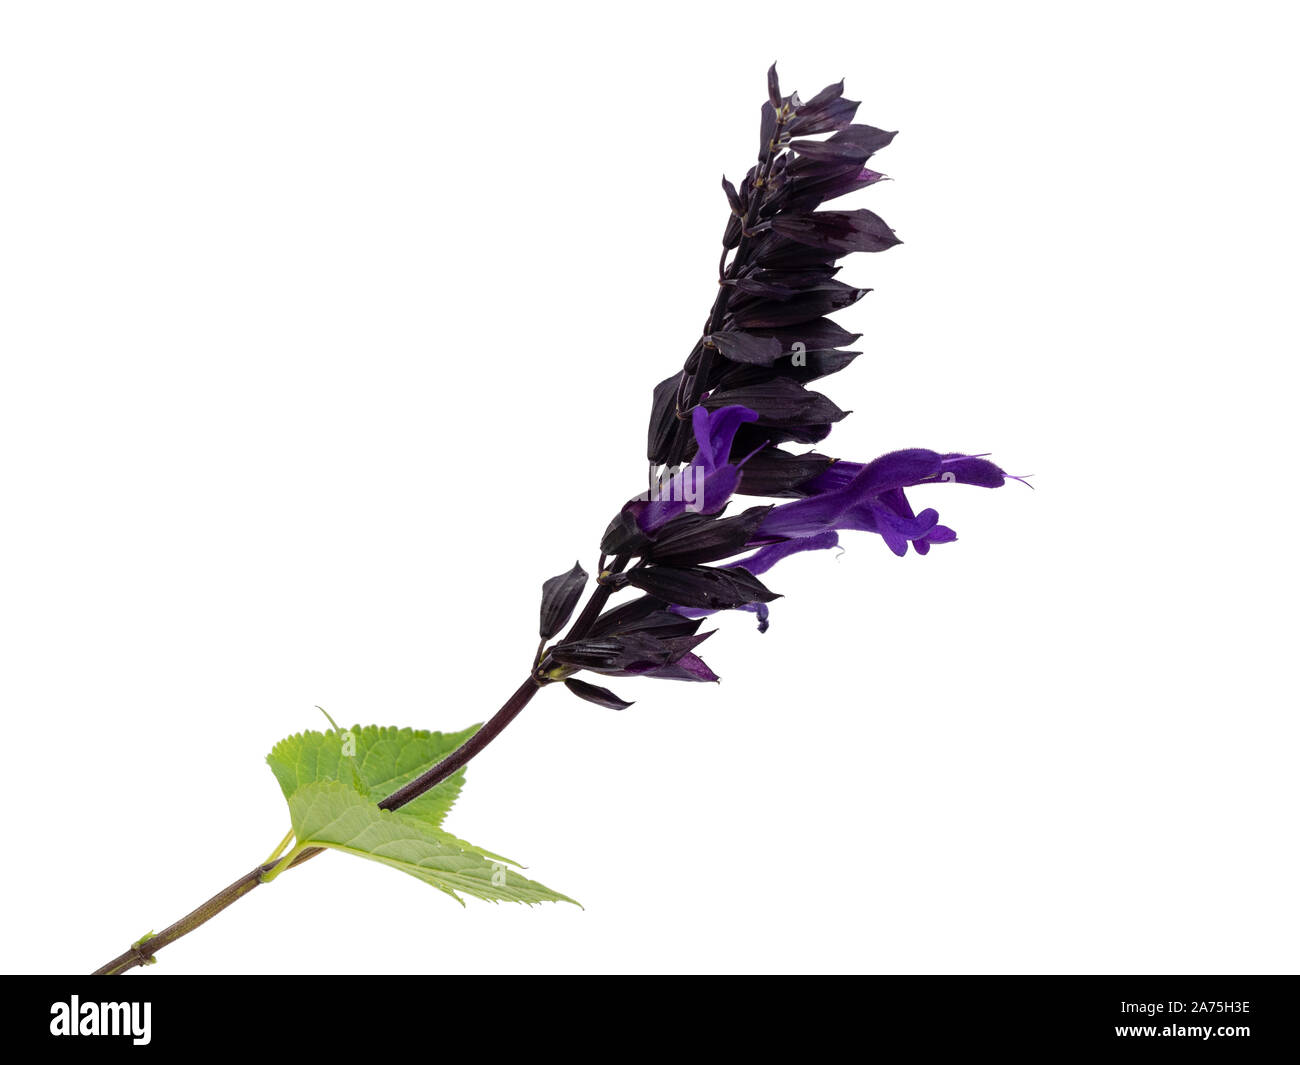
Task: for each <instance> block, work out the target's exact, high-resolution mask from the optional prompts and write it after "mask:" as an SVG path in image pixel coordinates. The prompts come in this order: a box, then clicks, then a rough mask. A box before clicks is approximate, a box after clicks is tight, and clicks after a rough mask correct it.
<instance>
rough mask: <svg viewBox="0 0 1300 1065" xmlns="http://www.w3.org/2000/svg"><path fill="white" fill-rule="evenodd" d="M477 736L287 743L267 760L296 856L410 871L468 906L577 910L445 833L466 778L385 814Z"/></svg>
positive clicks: (370, 731)
mask: <svg viewBox="0 0 1300 1065" xmlns="http://www.w3.org/2000/svg"><path fill="white" fill-rule="evenodd" d="M477 730H478V726H477V725H474V726H471V727H470V728H467V729H464V730H463V731H461V732H453V733H442V732H427V731H423V730H417V729H409V728H405V729H399V728H381V727H378V726H375V725H367V726H366V727H365V728H362V727H361V726H359V725H356V726H353V727H352V728H351V729H348V730H346V731H340V730H331V731H329V732H301V733H298V734H297V735H294V736H290V737H288V738H287V739H283V740H281V741H280V742H279V743H277V744H276V745H275V747H274V748H273V749H272V750H271V753H270V754H269V755H267V758H266V760H267V762H268V763H269V764H270V766H271V770H272V772H274V773H275V777H276V780H278V781H279V783H280V790H281V791H283V792H284V797H285V799H286V800H287V801H288V803H289V817H290V820H291V822H292V824H293V833H294V838H295V841H296V842H295V845H294V849H293V851H291V852H290V856H292V855H294V854H297V853H298V852H300V851H301V850H303V849H305V848H307V847H331V848H333V849H335V850H341V851H345V852H346V853H349V854H356V855H359V856H361V857H363V858H370V859H372V860H374V861H378V862H383V863H384V864H385V865H389V866H392V867H393V868H394V869H400V870H402V871H403V872H405V873H409V874H410V875H411V876H415V877H418V878H419V879H421V880H423V881H424V882H425V883H427V884H431V885H432V886H433V887H436V888H438V889H439V890H440V891H445V892H446V893H447V894H449V895H451V896H452V897H453V898H455V899H456V900H457V901H458V902H462V904H463V900H461V898H460V895H459V894H457V892H462V893H464V894H467V895H473V896H475V897H476V898H480V899H487V900H488V901H491V902H502V901H505V902H527V903H533V902H573V899H570V898H568V897H567V896H565V895H561V894H560V893H559V892H556V891H552V890H551V889H550V888H548V887H545V886H543V885H542V884H538V883H536V882H535V881H532V880H529V879H527V878H526V877H524V876H522V875H521V874H520V873H518V872H517V871H515V870H514V869H510V868H508V866H509V865H517V864H518V863H515V862H511V861H510V860H509V859H507V858H502V857H501V856H500V855H497V854H493V853H492V852H491V851H486V850H483V849H482V848H480V847H475V846H473V845H472V844H469V843H466V842H465V841H464V840H460V839H457V838H456V837H455V836H453V835H451V834H450V833H449V832H446V831H444V830H443V829H442V827H441V825H442V822H443V819H444V818H445V817H446V815H447V812H448V811H449V810H450V809H451V807H452V804H453V803H454V802H455V801H456V798H457V796H458V795H459V794H460V790H461V787H462V786H463V784H464V781H465V771H464V769H461V770H458V771H457V772H456V773H454V774H453V775H452V776H450V777H448V778H447V779H446V780H444V781H443V782H442V783H440V784H438V785H437V786H436V787H434V788H431V789H430V790H429V791H428V792H426V793H425V794H424V795H421V796H420V797H419V798H418V799H415V800H414V801H412V802H410V803H408V804H406V805H405V806H403V807H402V808H401V809H400V810H395V811H387V810H381V809H379V807H378V806H377V805H376V804H377V803H378V802H379V800H381V799H383V798H384V797H385V796H387V795H390V794H392V792H394V791H396V790H397V789H398V788H400V787H401V786H402V785H404V784H406V783H408V782H409V781H411V780H413V779H415V778H416V777H417V776H419V775H420V774H421V773H423V772H424V771H425V770H426V769H428V768H429V767H430V766H432V765H435V764H436V763H437V762H440V761H441V760H442V759H443V758H445V757H446V756H447V755H448V754H450V753H451V752H452V751H454V750H455V749H456V748H457V747H459V746H460V745H461V744H462V743H464V742H465V740H467V739H469V737H470V736H472V735H473V734H474V733H475V732H476V731H477ZM345 744H346V746H347V749H348V750H349V751H351V753H345ZM277 872H278V870H277ZM575 905H576V904H575Z"/></svg>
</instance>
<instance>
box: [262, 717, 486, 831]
mask: <svg viewBox="0 0 1300 1065" xmlns="http://www.w3.org/2000/svg"><path fill="white" fill-rule="evenodd" d="M478 728H479V727H478V725H471V726H470V727H469V728H467V729H463V730H461V731H460V732H428V731H426V730H424V729H409V728H381V727H380V726H378V725H367V726H366V727H365V728H362V727H361V726H360V725H354V726H353V727H352V728H351V729H348V730H346V732H345V731H336V730H331V731H329V732H300V733H298V734H297V735H294V736H290V737H288V738H287V739H283V740H281V741H280V742H279V743H277V744H276V745H275V746H274V747H273V748H272V749H271V753H270V754H269V755H267V756H266V760H267V762H269V763H270V765H271V771H272V772H273V773H274V774H275V776H276V779H277V780H278V781H279V782H280V789H281V790H282V791H283V792H284V797H285V798H286V799H287V798H288V797H289V796H290V794H291V793H292V792H293V791H294V790H295V789H297V788H299V787H301V786H303V785H304V784H314V783H318V782H319V781H322V780H344V781H346V782H348V783H349V784H351V785H352V786H353V787H354V788H355V789H356V790H357V791H358V792H360V793H361V794H362V795H365V796H367V797H368V798H370V799H371V800H372V801H374V802H376V803H377V802H379V800H380V799H383V798H385V797H386V796H389V795H391V794H392V793H393V792H395V791H396V790H397V789H398V788H400V787H402V785H404V784H408V783H410V782H411V781H412V780H414V779H415V778H416V777H418V776H419V775H420V774H421V773H423V772H424V771H425V770H426V769H428V768H429V767H430V766H432V765H434V764H436V763H438V762H440V761H442V760H443V759H444V758H445V757H447V755H449V754H451V752H452V751H454V750H455V749H456V748H457V747H459V746H460V745H461V744H463V743H464V742H465V741H466V740H467V739H469V738H470V737H471V736H472V735H474V733H475V732H477V731H478ZM345 736H351V737H352V741H353V744H352V745H353V746H354V747H355V752H354V754H353V755H351V756H350V757H349V756H347V755H344V754H343V742H344V737H345ZM464 783H465V770H464V769H463V768H462V769H458V770H456V772H455V773H453V774H452V775H451V776H449V777H448V778H447V779H446V780H444V781H443V782H442V783H440V784H438V785H436V786H435V787H432V788H430V789H429V790H428V791H426V792H425V793H424V794H423V795H421V796H420V797H419V798H418V799H415V800H413V801H411V802H409V803H407V804H406V805H405V806H403V807H402V812H403V813H404V814H406V815H407V816H408V817H420V818H423V819H425V820H427V821H428V822H429V823H430V824H431V825H433V826H434V827H435V828H436V827H437V826H438V825H441V824H442V822H443V819H444V818H445V817H446V816H447V812H448V811H449V810H450V809H451V808H452V806H453V805H454V804H455V802H456V798H457V796H459V795H460V789H461V788H462V787H463V786H464Z"/></svg>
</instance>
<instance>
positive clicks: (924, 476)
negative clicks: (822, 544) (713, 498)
mask: <svg viewBox="0 0 1300 1065" xmlns="http://www.w3.org/2000/svg"><path fill="white" fill-rule="evenodd" d="M1006 479H1007V474H1006V473H1005V472H1004V471H1003V470H1002V469H1001V468H999V467H998V466H995V465H994V464H993V463H992V462H989V461H988V460H987V459H986V458H984V457H983V456H980V455H963V454H959V453H950V454H946V455H945V454H940V453H939V452H937V451H927V450H925V449H923V448H911V449H908V450H905V451H892V452H890V453H889V454H888V455H882V456H881V457H880V458H878V459H876V460H875V461H873V462H868V463H866V464H865V465H863V464H862V463H857V462H836V463H834V464H833V465H831V466H830V467H829V468H828V469H827V470H826V471H825V472H823V473H821V474H818V475H817V476H816V477H814V478H813V479H812V480H810V481H808V482H806V483H805V484H803V485H801V486H800V491H802V492H806V493H807V495H806V496H805V497H804V498H803V499H799V500H795V501H794V502H792V503H785V504H782V505H781V506H778V507H775V508H774V509H773V510H771V511H770V512H769V513H768V514H767V516H766V517H765V518H764V519H763V521H762V522H761V523H760V524H759V526H758V532H757V537H758V538H769V539H770V538H780V542H779V543H778V544H777V545H776V546H778V547H784V548H786V551H787V553H789V551H790V550H792V549H791V548H790V546H789V545H790V544H791V542H792V541H795V542H797V541H810V540H812V539H813V538H815V537H818V536H821V535H823V534H825V533H827V532H830V531H833V530H846V529H853V530H859V531H862V532H871V533H876V534H878V535H879V536H880V537H881V538H882V539H883V540H884V541H885V543H886V544H887V545H888V546H889V549H890V550H891V551H893V552H894V554H896V555H905V554H907V546H908V544H911V545H912V546H913V547H914V548H915V549H916V552H917V554H921V555H924V554H926V553H927V552H928V551H929V550H930V545H931V544H946V543H951V542H952V541H953V540H955V539H957V534H956V533H955V532H953V531H952V530H951V529H950V528H948V527H947V526H946V525H940V524H939V513H938V511H936V510H932V509H928V508H927V509H926V510H923V511H921V513H920V514H917V513H916V512H915V511H914V510H913V509H912V505H911V503H910V502H909V501H908V498H907V495H906V494H905V492H904V489H905V488H913V487H915V486H917V485H921V484H927V483H930V482H935V483H955V484H974V485H979V486H981V487H984V488H998V487H1001V486H1002V485H1003V484H1005V483H1006ZM812 546H813V545H812V544H811V543H810V544H809V545H808V546H807V547H805V548H802V549H805V550H806V549H810V548H811V547H812ZM798 549H799V548H794V550H798ZM760 554H761V552H760Z"/></svg>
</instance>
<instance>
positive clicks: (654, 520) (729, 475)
mask: <svg viewBox="0 0 1300 1065" xmlns="http://www.w3.org/2000/svg"><path fill="white" fill-rule="evenodd" d="M757 420H758V415H757V414H756V413H755V412H754V411H752V410H750V409H749V408H748V407H742V406H740V405H738V404H733V405H731V406H727V407H721V408H719V409H718V410H714V411H710V410H706V409H705V408H704V407H696V408H695V409H694V410H693V411H692V412H691V428H692V429H693V430H694V431H695V442H696V445H697V450H696V452H695V458H694V459H692V460H691V463H690V465H688V466H685V467H683V468H682V469H680V470H678V471H677V473H676V474H675V475H674V476H673V477H671V478H670V479H669V480H668V482H667V483H666V484H664V485H661V486H660V487H659V489H658V491H657V492H656V493H655V495H656V497H657V498H652V499H650V500H648V501H638V502H634V503H632V504H630V506H631V507H632V508H633V510H634V512H635V515H636V522H637V525H638V526H639V527H640V529H641V531H642V532H646V533H652V532H654V531H655V530H656V529H658V528H660V527H662V526H663V525H665V524H666V523H667V522H669V521H671V520H672V519H673V518H676V517H679V516H681V515H682V514H684V513H685V512H686V510H687V509H688V508H689V509H691V510H693V511H695V512H696V513H700V514H716V513H717V512H718V511H720V510H721V509H722V508H723V507H724V506H726V503H727V500H728V499H730V498H731V496H732V493H733V492H735V490H736V485H737V483H738V482H739V480H740V467H741V466H743V465H744V460H743V459H742V460H741V461H740V462H737V463H734V464H733V463H732V462H731V461H730V459H729V456H730V454H731V443H732V441H733V440H735V438H736V433H737V431H738V430H739V429H740V427H741V426H742V425H743V424H745V423H746V422H753V421H757Z"/></svg>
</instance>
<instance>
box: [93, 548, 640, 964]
mask: <svg viewBox="0 0 1300 1065" xmlns="http://www.w3.org/2000/svg"><path fill="white" fill-rule="evenodd" d="M628 561H629V560H628V558H627V557H626V556H623V555H620V556H619V557H618V558H616V559H614V561H613V562H612V563H611V564H610V566H609V569H608V570H607V572H609V573H621V572H622V571H623V568H624V567H625V566H626V565H627V563H628ZM613 591H614V590H613V588H611V587H610V586H609V585H607V584H600V585H597V587H596V590H595V591H594V592H592V594H591V598H590V599H589V600H588V601H587V605H586V607H585V608H584V609H583V611H582V613H581V614H579V615H578V620H577V621H575V622H574V623H573V624H572V625H571V626H570V627H569V631H568V632H567V633H565V635H564V639H566V640H572V639H577V638H579V637H581V636H585V635H586V633H587V630H588V629H589V628H591V626H592V624H593V623H594V622H595V620H596V618H597V617H599V615H600V612H601V610H603V609H604V607H605V603H606V602H608V600H609V597H610V595H611V594H612V593H613ZM546 683H547V682H546V681H544V680H542V679H540V678H539V677H538V676H537V675H536V671H534V672H533V673H532V674H530V675H529V677H528V679H527V680H525V681H524V682H523V683H522V684H521V685H519V687H518V688H516V689H515V692H514V694H513V695H511V696H510V698H509V699H507V700H506V701H505V703H503V704H502V706H501V708H500V709H499V710H498V711H497V712H496V713H495V714H493V715H492V716H491V717H490V718H489V719H488V721H487V723H486V724H485V725H484V726H483V727H482V728H481V729H479V730H478V731H477V732H475V733H474V735H473V736H471V737H470V738H469V739H468V740H466V741H465V742H464V743H462V744H461V745H460V746H459V747H457V748H456V749H455V750H454V751H452V752H451V754H449V755H447V757H446V758H444V759H443V760H442V761H441V762H439V763H438V764H437V765H435V766H433V767H432V768H431V769H429V770H428V771H427V772H424V773H421V774H420V775H419V776H418V777H416V778H415V779H414V780H412V781H411V782H410V783H409V784H406V785H405V786H404V787H401V788H398V790H397V791H395V792H393V793H392V794H391V795H389V796H388V797H387V798H386V799H384V800H383V801H381V802H380V803H379V808H380V809H381V810H396V809H398V808H399V807H401V806H404V805H406V803H408V802H411V801H412V800H413V799H416V798H418V797H419V796H421V795H423V794H424V793H425V792H426V791H428V790H429V789H430V788H432V787H435V786H436V785H438V784H440V783H442V781H444V780H446V779H447V778H448V777H449V776H451V775H452V774H453V773H454V772H456V770H458V769H460V768H461V767H462V766H464V765H465V764H466V763H467V762H468V761H469V760H470V759H471V758H473V757H474V756H475V755H477V754H478V753H479V752H480V751H482V750H483V748H484V747H486V746H487V745H488V744H489V743H491V742H492V741H493V740H494V739H496V737H497V736H499V735H500V734H501V732H502V731H503V730H504V729H505V727H506V726H507V725H509V724H510V722H512V721H513V720H514V719H515V718H516V717H518V716H519V714H520V713H521V712H522V711H523V709H524V707H526V706H527V705H528V704H529V703H530V702H531V701H532V698H533V696H534V695H536V694H537V693H538V691H540V690H541V689H542V688H543V687H545V685H546ZM292 838H293V833H292V831H291V832H290V833H289V834H288V835H286V836H285V837H284V840H283V841H282V842H281V843H280V846H278V847H277V848H276V849H275V851H274V852H272V854H271V857H270V858H268V859H267V860H266V861H265V862H263V863H262V864H261V865H259V866H257V867H256V868H254V869H250V870H249V871H248V872H247V873H245V874H244V875H243V876H241V877H240V878H239V879H238V880H236V881H235V882H234V883H233V884H230V885H229V886H228V887H225V888H223V889H222V890H221V891H218V892H217V893H216V894H215V895H213V896H212V898H210V899H208V901H207V902H205V903H203V904H202V905H201V906H199V907H198V908H196V909H194V910H191V911H190V912H189V913H187V914H186V915H185V916H184V917H182V918H181V919H180V920H179V921H177V922H176V923H175V924H172V925H169V926H168V927H166V928H164V929H163V930H162V931H161V932H159V933H158V934H157V935H151V936H146V937H144V938H143V939H141V940H140V941H139V942H137V943H133V944H131V947H130V949H128V950H126V951H124V952H123V953H121V954H119V955H118V956H117V957H116V958H114V959H113V960H112V961H110V962H108V963H107V964H106V965H102V966H100V968H98V969H96V970H95V971H94V973H93V974H92V975H93V976H117V975H119V974H121V973H124V972H127V971H128V970H130V969H134V968H135V967H136V966H138V965H150V964H152V963H153V961H154V955H155V954H157V953H158V951H160V950H162V948H163V947H166V946H168V945H170V944H172V943H175V942H176V941H177V940H178V939H180V938H181V937H182V936H186V935H189V933H191V932H193V931H194V930H195V929H196V928H198V927H200V926H201V925H205V924H207V923H208V922H209V921H210V920H212V918H214V917H215V916H217V914H219V913H220V912H221V911H222V910H224V909H225V908H226V907H227V906H231V905H233V904H234V903H236V902H238V901H239V900H240V899H242V898H243V897H244V896H245V895H247V894H248V893H249V892H250V891H252V890H253V889H254V888H256V887H258V886H259V885H261V884H264V883H269V882H270V880H271V879H274V877H275V876H279V875H280V873H282V872H284V871H285V870H286V869H293V868H295V867H297V866H299V865H301V864H302V863H303V862H305V861H309V860H310V859H312V858H314V857H316V855H318V854H320V853H321V852H322V851H324V850H325V848H324V847H306V848H304V849H303V850H302V851H300V852H298V853H297V854H296V855H295V854H294V852H292V851H291V852H290V853H289V855H287V856H286V857H285V858H281V857H280V855H281V854H283V853H284V850H285V848H286V847H287V846H288V845H289V841H290V840H291V839H292Z"/></svg>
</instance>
